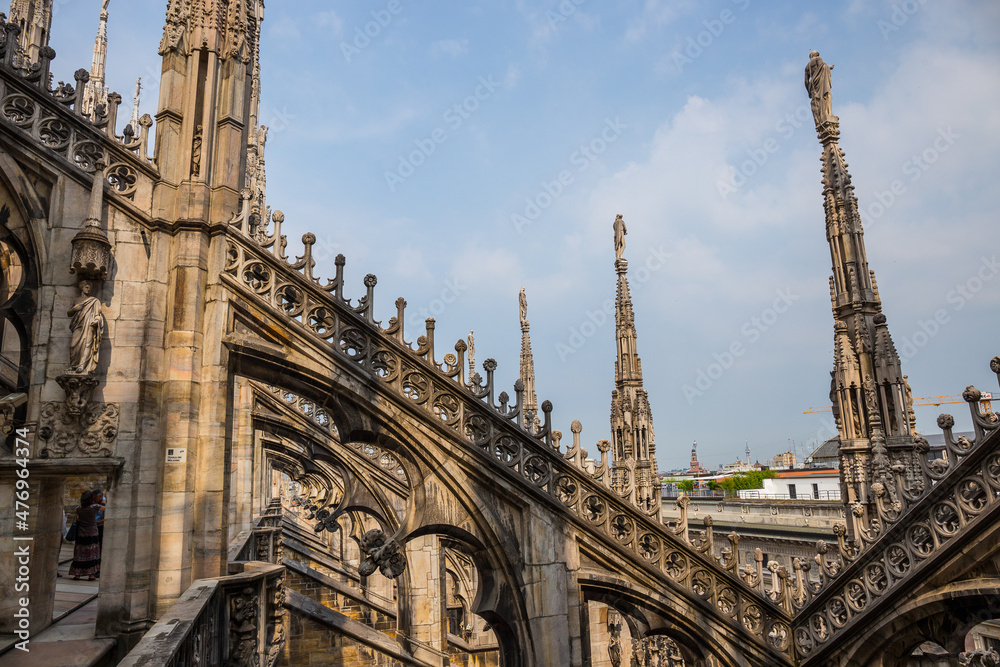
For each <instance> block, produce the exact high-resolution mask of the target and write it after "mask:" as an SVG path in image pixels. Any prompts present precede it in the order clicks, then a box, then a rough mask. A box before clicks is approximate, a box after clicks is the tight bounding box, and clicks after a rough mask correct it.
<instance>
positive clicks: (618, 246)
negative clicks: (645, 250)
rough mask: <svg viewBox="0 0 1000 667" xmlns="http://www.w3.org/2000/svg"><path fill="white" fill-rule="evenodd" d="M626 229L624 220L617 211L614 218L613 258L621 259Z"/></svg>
mask: <svg viewBox="0 0 1000 667" xmlns="http://www.w3.org/2000/svg"><path fill="white" fill-rule="evenodd" d="M626 234H628V231H626V229H625V220H623V219H622V214H621V213H619V214H618V217H617V218H615V259H621V258H622V253H624V252H625V235H626Z"/></svg>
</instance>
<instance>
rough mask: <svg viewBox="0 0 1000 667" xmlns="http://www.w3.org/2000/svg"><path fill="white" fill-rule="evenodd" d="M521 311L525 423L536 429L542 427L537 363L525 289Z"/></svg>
mask: <svg viewBox="0 0 1000 667" xmlns="http://www.w3.org/2000/svg"><path fill="white" fill-rule="evenodd" d="M518 305H519V306H520V309H521V383H522V384H523V385H524V423H525V425H530V426H531V427H533V428H534V429H536V430H537V429H538V428H539V427H540V426H541V420H540V419H539V418H538V396H536V395H535V361H534V359H533V358H532V356H531V334H530V333H529V329H530V327H531V325H530V324H529V323H528V299H527V297H526V296H525V295H524V288H523V287H522V288H521V292H520V294H519V295H518Z"/></svg>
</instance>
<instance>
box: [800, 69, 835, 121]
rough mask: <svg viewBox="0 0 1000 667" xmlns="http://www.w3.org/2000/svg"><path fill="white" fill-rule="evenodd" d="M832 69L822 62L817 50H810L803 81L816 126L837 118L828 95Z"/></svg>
mask: <svg viewBox="0 0 1000 667" xmlns="http://www.w3.org/2000/svg"><path fill="white" fill-rule="evenodd" d="M832 69H833V65H827V64H826V63H825V62H823V59H822V58H821V57H820V55H819V51H812V52H811V53H810V54H809V64H807V65H806V80H805V83H806V90H807V91H808V92H809V100H810V102H811V106H812V112H813V119H814V120H815V121H816V127H817V128H818V127H819V126H820V125H822V124H823V123H826V122H828V121H836V120H837V117H836V116H834V115H833V99H832V98H831V97H830V70H832Z"/></svg>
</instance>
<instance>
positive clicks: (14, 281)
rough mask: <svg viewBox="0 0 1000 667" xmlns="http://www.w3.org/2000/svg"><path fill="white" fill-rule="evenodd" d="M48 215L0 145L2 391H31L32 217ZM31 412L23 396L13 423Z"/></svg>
mask: <svg viewBox="0 0 1000 667" xmlns="http://www.w3.org/2000/svg"><path fill="white" fill-rule="evenodd" d="M45 216H46V212H45V207H44V206H43V204H42V201H41V199H40V198H39V197H38V194H37V193H36V192H35V189H34V188H33V187H32V186H31V185H30V182H29V180H28V179H27V177H26V176H25V174H24V172H23V171H22V170H21V169H20V167H19V166H18V165H17V163H16V162H15V161H14V160H13V158H12V157H11V156H10V155H9V154H8V153H6V152H5V151H3V150H0V288H2V290H0V395H6V394H13V393H21V392H23V393H27V392H28V385H29V378H30V372H31V344H32V339H33V326H34V320H35V312H36V309H37V303H36V294H37V287H38V284H39V275H40V272H41V266H40V262H39V259H38V256H37V254H36V248H37V247H38V246H39V245H42V246H43V247H44V244H39V243H38V242H37V238H36V237H37V234H38V230H37V229H36V225H33V224H32V221H33V220H36V219H40V218H44V217H45ZM27 414H28V405H27V402H26V401H25V402H24V403H23V404H22V405H20V406H18V407H17V408H15V410H14V413H13V415H12V417H13V421H14V422H15V423H23V422H24V421H25V420H26V418H27Z"/></svg>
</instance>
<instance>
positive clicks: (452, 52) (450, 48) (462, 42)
mask: <svg viewBox="0 0 1000 667" xmlns="http://www.w3.org/2000/svg"><path fill="white" fill-rule="evenodd" d="M468 52H469V40H468V39H465V38H462V39H442V40H440V41H437V42H434V43H433V44H431V53H432V54H433V55H436V56H448V57H450V58H457V57H459V56H461V55H464V54H466V53H468Z"/></svg>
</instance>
